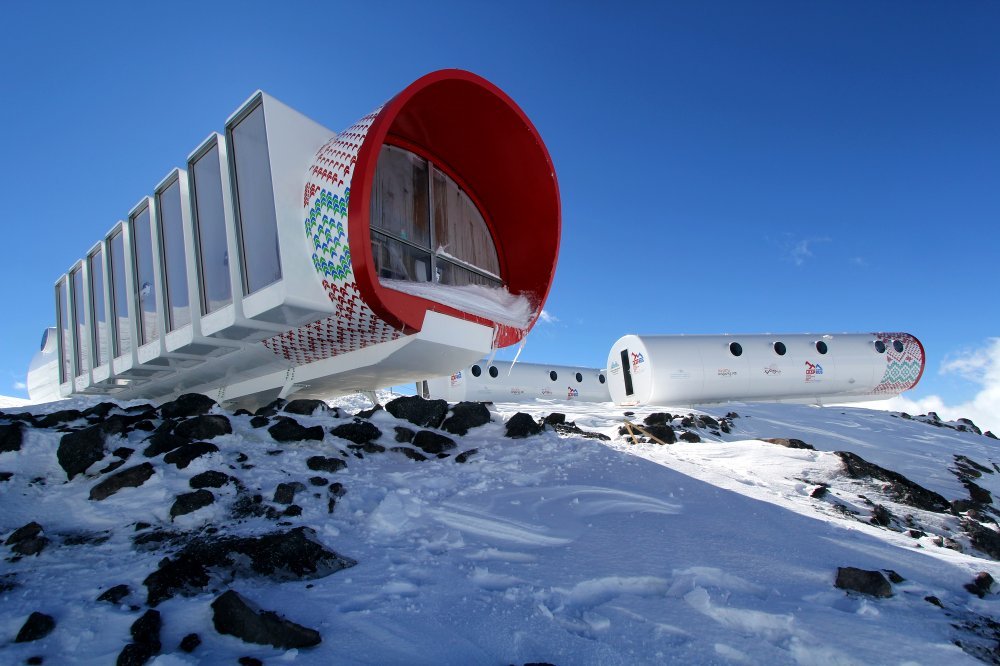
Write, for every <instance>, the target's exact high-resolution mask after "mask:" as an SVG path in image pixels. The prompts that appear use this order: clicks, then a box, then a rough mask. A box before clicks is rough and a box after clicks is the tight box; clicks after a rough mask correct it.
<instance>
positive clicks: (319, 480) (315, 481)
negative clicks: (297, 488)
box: [309, 476, 330, 487]
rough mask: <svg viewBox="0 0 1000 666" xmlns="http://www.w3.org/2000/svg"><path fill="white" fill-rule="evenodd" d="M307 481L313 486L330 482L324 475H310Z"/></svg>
mask: <svg viewBox="0 0 1000 666" xmlns="http://www.w3.org/2000/svg"><path fill="white" fill-rule="evenodd" d="M309 483H310V484H312V485H314V486H321V487H322V486H325V485H327V484H329V483H330V479H328V478H326V477H325V476H310V477H309Z"/></svg>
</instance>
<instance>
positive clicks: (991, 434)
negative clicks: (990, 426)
mask: <svg viewBox="0 0 1000 666" xmlns="http://www.w3.org/2000/svg"><path fill="white" fill-rule="evenodd" d="M983 435H985V436H986V437H989V438H990V439H1000V437H997V436H996V435H994V434H993V431H992V430H987V431H986V432H984V433H983Z"/></svg>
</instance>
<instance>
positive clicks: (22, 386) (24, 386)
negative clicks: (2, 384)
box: [14, 382, 28, 391]
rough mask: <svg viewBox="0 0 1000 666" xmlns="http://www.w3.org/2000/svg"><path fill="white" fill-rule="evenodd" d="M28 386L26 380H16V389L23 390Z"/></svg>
mask: <svg viewBox="0 0 1000 666" xmlns="http://www.w3.org/2000/svg"><path fill="white" fill-rule="evenodd" d="M26 388H28V385H27V384H25V383H24V382H14V389H15V390H17V391H23V390H24V389H26Z"/></svg>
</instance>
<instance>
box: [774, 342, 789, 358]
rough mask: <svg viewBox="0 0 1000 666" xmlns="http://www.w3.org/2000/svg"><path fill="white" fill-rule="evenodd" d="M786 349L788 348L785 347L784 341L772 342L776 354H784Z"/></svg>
mask: <svg viewBox="0 0 1000 666" xmlns="http://www.w3.org/2000/svg"><path fill="white" fill-rule="evenodd" d="M786 351H788V350H787V349H786V348H785V343H784V342H775V343H774V353H775V354H777V355H778V356H784V355H785V352H786Z"/></svg>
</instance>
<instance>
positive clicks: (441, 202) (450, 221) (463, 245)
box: [434, 168, 500, 277]
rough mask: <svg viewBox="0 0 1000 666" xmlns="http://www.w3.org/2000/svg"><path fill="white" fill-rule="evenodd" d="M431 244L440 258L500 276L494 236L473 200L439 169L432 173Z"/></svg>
mask: <svg viewBox="0 0 1000 666" xmlns="http://www.w3.org/2000/svg"><path fill="white" fill-rule="evenodd" d="M434 240H435V245H436V246H437V247H435V248H434V249H435V251H436V252H437V253H438V255H439V256H441V255H446V256H447V257H454V258H456V259H458V260H459V261H461V262H464V263H466V264H470V265H472V266H475V267H476V268H478V269H480V270H482V271H484V272H486V273H490V274H491V275H494V276H497V277H499V276H500V261H499V260H498V258H497V249H496V246H495V245H494V243H493V236H492V235H491V234H490V230H489V227H487V226H486V221H485V220H484V219H483V216H482V214H481V213H480V212H479V209H478V208H477V207H476V204H475V203H473V201H472V199H470V198H469V196H468V195H467V194H466V193H465V192H463V191H462V189H461V188H460V187H459V186H458V184H457V183H455V181H454V180H452V179H451V178H449V177H448V176H447V175H446V174H445V173H444V172H442V171H441V170H440V169H436V168H435V169H434Z"/></svg>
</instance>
